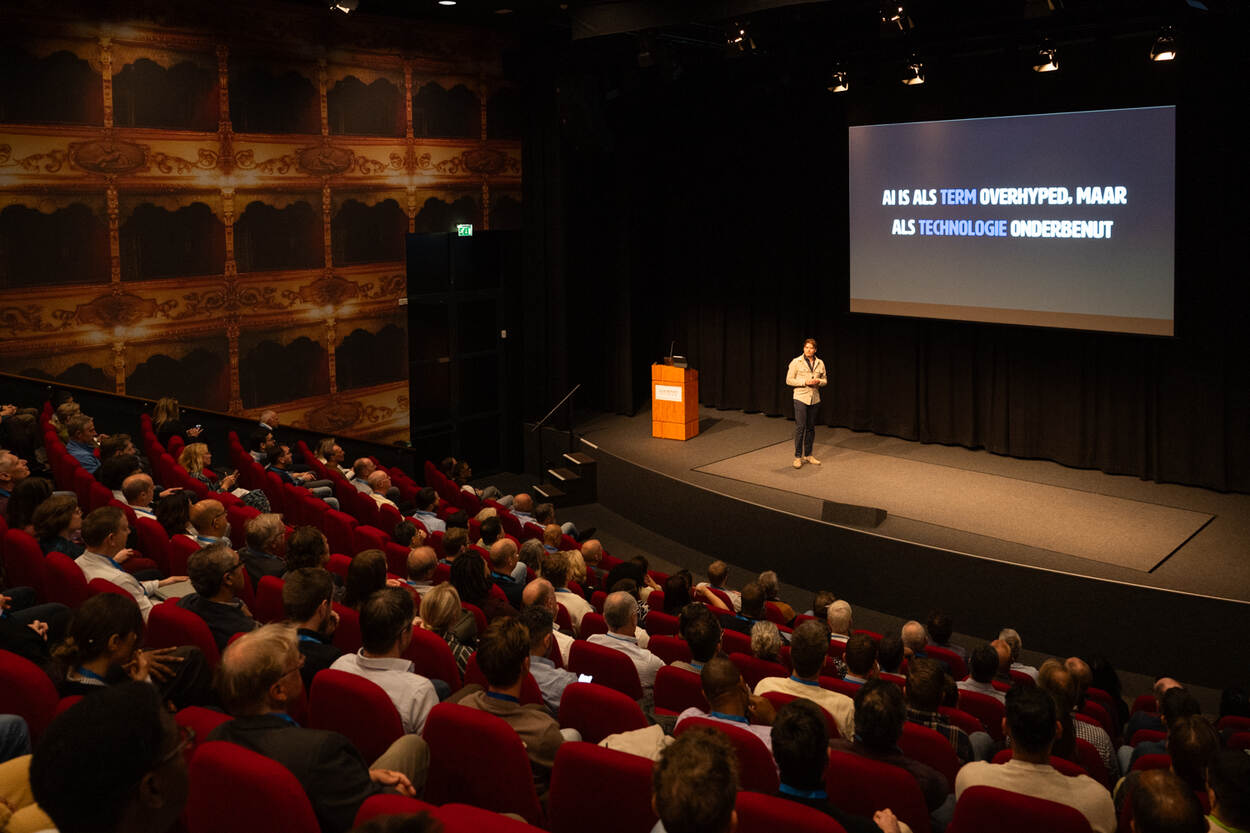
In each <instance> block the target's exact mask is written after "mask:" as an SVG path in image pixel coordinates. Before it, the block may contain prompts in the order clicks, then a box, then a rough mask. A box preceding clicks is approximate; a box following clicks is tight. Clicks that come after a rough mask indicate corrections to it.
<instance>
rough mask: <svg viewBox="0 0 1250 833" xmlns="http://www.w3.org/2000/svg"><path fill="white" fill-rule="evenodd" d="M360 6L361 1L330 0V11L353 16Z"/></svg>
mask: <svg viewBox="0 0 1250 833" xmlns="http://www.w3.org/2000/svg"><path fill="white" fill-rule="evenodd" d="M359 5H360V0H330V11H332V12H342V13H343V14H351V13H352V12H354V11H356V7H357V6H359Z"/></svg>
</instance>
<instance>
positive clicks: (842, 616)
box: [825, 599, 854, 644]
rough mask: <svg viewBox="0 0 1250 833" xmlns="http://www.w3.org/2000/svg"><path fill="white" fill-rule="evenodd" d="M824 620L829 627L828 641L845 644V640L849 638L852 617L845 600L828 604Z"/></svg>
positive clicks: (852, 622) (849, 607)
mask: <svg viewBox="0 0 1250 833" xmlns="http://www.w3.org/2000/svg"><path fill="white" fill-rule="evenodd" d="M825 619H826V622H827V624H828V625H829V634H830V640H837V641H838V642H842V643H844V644H845V642H846V640H848V639H850V638H851V627H852V626H853V625H854V615H853V614H852V612H851V605H850V604H849V603H848V602H847V601H846V600H845V599H837V600H836V601H833V602H830V603H829V608H828V610H827V611H826V612H825Z"/></svg>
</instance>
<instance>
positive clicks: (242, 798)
mask: <svg viewBox="0 0 1250 833" xmlns="http://www.w3.org/2000/svg"><path fill="white" fill-rule="evenodd" d="M189 783H190V790H189V792H188V795H187V808H186V812H185V813H184V814H183V818H184V819H185V820H186V823H187V832H188V833H218V831H221V830H268V831H289V833H296V832H297V831H299V833H316V831H318V830H319V829H320V826H319V825H318V822H317V816H316V815H315V814H314V813H313V809H312V805H311V804H310V803H309V801H308V796H307V795H306V794H305V792H304V788H303V787H302V786H300V783H299V781H297V780H295V776H294V775H292V774H291V771H290V770H289V769H287V768H286V767H284V766H282V764H280V763H278V762H277V761H274V760H270V759H269V758H266V757H265V756H264V755H258V754H257V753H255V752H253V751H251V750H250V749H245V748H244V747H242V746H238V745H236V744H233V743H226V742H224V741H210V742H208V743H205V744H202V745H201V746H200V747H199V748H198V749H197V750H196V753H195V757H194V758H193V759H192V760H191V770H190V778H189Z"/></svg>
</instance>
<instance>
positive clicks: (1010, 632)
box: [998, 628, 1037, 682]
mask: <svg viewBox="0 0 1250 833" xmlns="http://www.w3.org/2000/svg"><path fill="white" fill-rule="evenodd" d="M998 638H999V639H1001V640H1002V641H1003V642H1005V643H1007V647H1008V648H1010V649H1011V668H1010V670H1011V671H1020V672H1023V673H1025V674H1028V675H1029V676H1030V677H1032V678H1033V680H1034V682H1036V681H1037V669H1036V668H1034V667H1033V666H1032V665H1025V664H1024V663H1023V662H1021V661H1020V651H1021V649H1022V648H1023V647H1024V643H1023V642H1022V641H1021V639H1020V634H1018V633H1016V631H1015V629H1014V628H1003V629H1002V630H1001V631H999V632H998Z"/></svg>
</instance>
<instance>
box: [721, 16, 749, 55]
mask: <svg viewBox="0 0 1250 833" xmlns="http://www.w3.org/2000/svg"><path fill="white" fill-rule="evenodd" d="M725 49H726V50H727V51H728V52H729V54H731V55H745V54H746V53H748V52H754V51H755V41H753V40H752V39H751V34H750V32H748V31H747V25H746V23H743V22H739V21H734V22H733V23H731V24H729V28H728V29H727V30H726V32H725Z"/></svg>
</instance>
